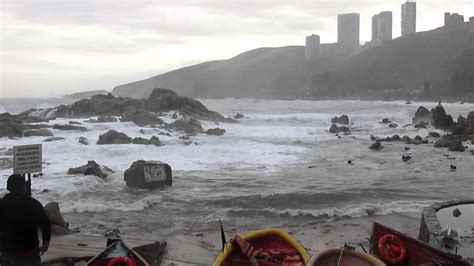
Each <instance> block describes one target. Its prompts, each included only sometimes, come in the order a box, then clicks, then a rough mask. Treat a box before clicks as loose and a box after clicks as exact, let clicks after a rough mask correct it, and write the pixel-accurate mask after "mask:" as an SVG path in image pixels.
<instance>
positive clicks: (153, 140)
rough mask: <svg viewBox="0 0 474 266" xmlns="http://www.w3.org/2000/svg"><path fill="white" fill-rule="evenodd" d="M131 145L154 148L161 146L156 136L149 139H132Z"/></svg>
mask: <svg viewBox="0 0 474 266" xmlns="http://www.w3.org/2000/svg"><path fill="white" fill-rule="evenodd" d="M132 143H133V144H141V145H155V146H163V144H162V143H161V141H160V139H159V138H158V137H156V136H152V137H151V138H150V139H145V138H141V137H138V138H134V139H133V141H132Z"/></svg>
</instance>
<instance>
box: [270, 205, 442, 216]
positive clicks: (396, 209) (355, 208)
mask: <svg viewBox="0 0 474 266" xmlns="http://www.w3.org/2000/svg"><path fill="white" fill-rule="evenodd" d="M435 202H436V201H391V202H387V203H362V204H359V205H355V204H351V205H346V206H344V207H341V208H325V209H317V210H307V209H306V210H303V209H284V210H278V209H275V208H265V209H264V212H268V213H270V214H276V215H288V216H290V217H298V216H313V217H325V216H327V217H346V216H347V217H364V216H372V215H388V214H393V213H404V212H421V211H422V210H423V208H424V207H427V206H429V205H431V204H433V203H435Z"/></svg>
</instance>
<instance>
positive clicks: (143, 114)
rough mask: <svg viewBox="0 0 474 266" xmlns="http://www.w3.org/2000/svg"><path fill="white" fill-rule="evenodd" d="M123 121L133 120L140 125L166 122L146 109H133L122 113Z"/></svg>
mask: <svg viewBox="0 0 474 266" xmlns="http://www.w3.org/2000/svg"><path fill="white" fill-rule="evenodd" d="M121 120H122V122H133V123H135V124H136V125H137V126H139V127H144V126H148V125H163V124H164V123H165V122H163V120H161V118H159V117H158V116H156V115H155V114H153V113H150V112H148V111H145V110H133V111H129V112H125V113H123V114H122V119H121Z"/></svg>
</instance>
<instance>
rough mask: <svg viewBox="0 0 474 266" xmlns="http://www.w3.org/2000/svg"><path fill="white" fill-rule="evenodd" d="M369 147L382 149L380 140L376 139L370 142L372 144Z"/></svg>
mask: <svg viewBox="0 0 474 266" xmlns="http://www.w3.org/2000/svg"><path fill="white" fill-rule="evenodd" d="M369 149H371V150H380V149H383V146H382V143H380V141H376V142H374V143H372V145H370V147H369Z"/></svg>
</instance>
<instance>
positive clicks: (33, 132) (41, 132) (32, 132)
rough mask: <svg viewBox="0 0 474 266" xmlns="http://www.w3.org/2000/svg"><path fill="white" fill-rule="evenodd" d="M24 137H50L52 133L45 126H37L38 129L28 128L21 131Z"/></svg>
mask: <svg viewBox="0 0 474 266" xmlns="http://www.w3.org/2000/svg"><path fill="white" fill-rule="evenodd" d="M23 136H24V137H34V136H37V137H38V136H39V137H52V136H53V133H52V132H51V131H49V130H48V129H46V128H39V129H28V130H25V131H23Z"/></svg>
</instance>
